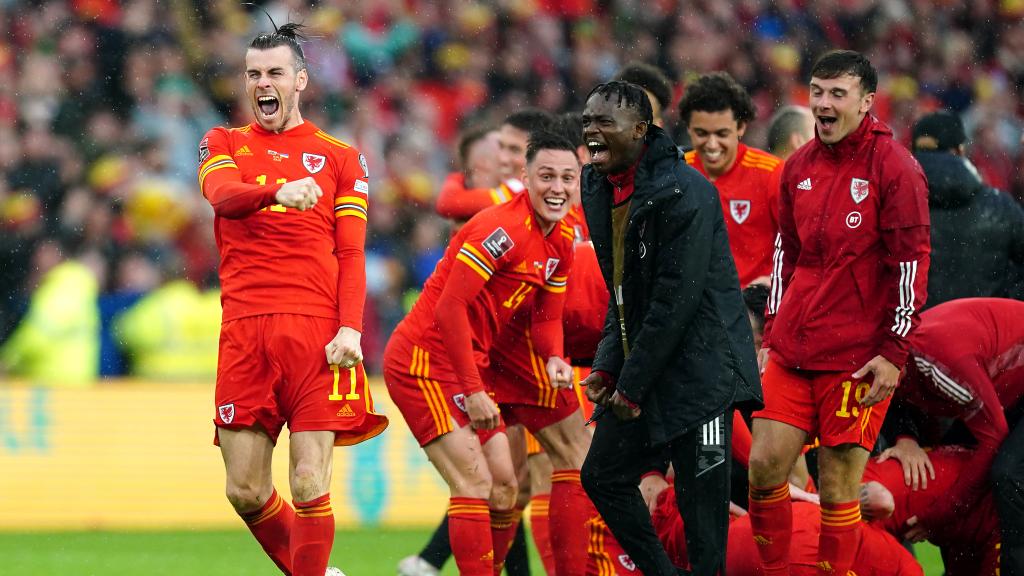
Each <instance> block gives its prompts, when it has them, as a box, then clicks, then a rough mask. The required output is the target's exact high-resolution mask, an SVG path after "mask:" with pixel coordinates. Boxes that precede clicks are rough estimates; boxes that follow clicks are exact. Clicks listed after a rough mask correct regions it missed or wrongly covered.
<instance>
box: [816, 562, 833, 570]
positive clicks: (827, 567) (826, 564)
mask: <svg viewBox="0 0 1024 576" xmlns="http://www.w3.org/2000/svg"><path fill="white" fill-rule="evenodd" d="M818 568H820V569H822V570H824V571H825V572H835V570H833V569H832V565H831V564H829V562H828V560H822V561H821V562H818Z"/></svg>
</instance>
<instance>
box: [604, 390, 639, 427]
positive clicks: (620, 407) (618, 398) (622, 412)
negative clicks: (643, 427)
mask: <svg viewBox="0 0 1024 576" xmlns="http://www.w3.org/2000/svg"><path fill="white" fill-rule="evenodd" d="M608 408H611V409H612V412H614V413H615V416H616V417H617V418H618V419H619V420H633V419H634V418H638V417H639V416H640V407H639V406H637V405H636V404H633V403H632V402H630V401H629V400H627V399H626V397H625V396H623V395H622V394H619V391H618V390H616V391H615V393H614V394H612V397H611V398H610V399H609V400H608Z"/></svg>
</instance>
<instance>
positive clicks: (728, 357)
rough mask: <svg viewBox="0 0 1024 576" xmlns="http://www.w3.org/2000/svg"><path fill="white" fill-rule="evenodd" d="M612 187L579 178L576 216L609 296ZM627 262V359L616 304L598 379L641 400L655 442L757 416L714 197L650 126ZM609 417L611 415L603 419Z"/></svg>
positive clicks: (748, 347) (739, 308)
mask: <svg viewBox="0 0 1024 576" xmlns="http://www.w3.org/2000/svg"><path fill="white" fill-rule="evenodd" d="M612 194H613V190H612V185H611V183H610V182H609V181H608V179H607V177H605V176H603V175H601V174H598V173H597V172H596V171H594V170H593V168H591V167H590V166H587V167H586V168H584V171H583V208H584V210H585V212H586V216H587V224H588V225H589V227H590V234H591V239H592V240H593V241H594V248H595V250H596V251H597V257H598V261H599V263H600V264H601V272H602V273H603V275H604V279H605V283H606V284H607V285H608V288H609V292H610V293H612V294H614V289H613V287H612V221H611V208H612V202H613V195H612ZM624 250H625V254H624V256H623V258H624V260H623V266H624V270H623V284H622V296H623V300H624V303H625V316H626V318H625V325H626V333H627V335H628V339H629V343H630V354H629V358H628V359H625V360H624V358H623V356H624V354H623V350H622V341H621V336H620V330H619V311H618V307H617V306H616V304H615V298H611V299H610V302H609V308H608V316H607V318H606V322H605V329H604V335H603V337H602V339H601V344H600V345H599V346H598V349H597V354H596V355H595V357H594V369H595V370H604V371H606V372H608V373H610V374H612V375H614V376H615V377H616V387H617V388H618V389H619V390H620V391H621V392H622V393H623V394H625V395H626V397H627V398H630V399H632V400H634V401H636V402H639V404H640V406H641V409H642V414H641V416H640V417H641V418H642V419H644V420H645V421H646V424H647V429H648V432H649V434H650V440H651V442H652V443H653V444H660V443H663V442H666V441H670V440H672V439H674V438H676V437H678V436H679V435H681V434H684V433H686V432H689V431H690V430H692V429H694V428H695V427H696V426H698V425H700V424H702V423H704V422H706V421H707V420H709V419H710V418H712V417H714V416H717V415H719V414H722V413H723V412H724V411H725V410H726V409H728V408H730V407H731V406H735V407H739V408H745V409H754V408H758V407H760V406H761V383H760V380H759V378H758V372H757V361H756V358H755V351H754V344H753V340H752V335H751V332H750V324H749V321H748V320H747V313H746V309H745V308H744V305H743V298H742V296H741V295H740V287H739V280H738V278H737V275H736V265H735V264H734V263H733V259H732V253H731V252H730V251H729V241H728V237H727V236H726V229H725V221H724V220H723V218H722V208H721V204H720V201H719V199H718V192H717V191H716V190H715V187H714V186H712V185H711V183H710V182H708V181H707V180H705V179H704V177H703V176H701V175H700V174H699V173H698V172H697V171H696V170H694V169H692V168H690V167H689V166H687V165H686V162H685V161H684V160H683V159H682V156H681V155H680V154H679V152H678V150H677V149H676V146H675V144H674V143H673V142H672V140H671V139H670V138H669V137H668V136H667V135H666V134H665V132H664V131H663V130H661V129H660V128H657V127H653V126H652V127H651V128H650V130H649V131H648V134H647V150H646V152H645V153H644V156H643V157H642V158H641V159H640V163H639V166H638V167H637V171H636V175H635V178H634V192H633V196H632V200H631V204H630V208H629V223H628V225H627V230H626V240H625V247H624ZM610 417H613V416H610Z"/></svg>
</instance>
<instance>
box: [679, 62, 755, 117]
mask: <svg viewBox="0 0 1024 576" xmlns="http://www.w3.org/2000/svg"><path fill="white" fill-rule="evenodd" d="M725 110H732V115H733V117H734V118H735V119H736V122H738V123H740V124H746V123H748V122H750V121H752V120H753V119H754V118H755V117H756V116H757V112H756V110H755V109H754V102H753V100H751V99H750V94H747V91H746V90H744V89H743V86H740V84H739V82H737V81H736V80H734V79H733V77H732V76H730V75H728V74H727V73H725V72H712V73H711V74H705V75H703V76H701V77H700V78H698V79H697V81H696V82H694V83H693V84H690V85H689V86H687V87H686V93H685V94H683V99H682V100H680V101H679V118H680V120H682V121H683V123H685V124H689V123H690V114H692V113H694V112H724V111H725Z"/></svg>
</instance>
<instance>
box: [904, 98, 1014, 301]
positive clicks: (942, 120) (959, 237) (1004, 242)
mask: <svg viewBox="0 0 1024 576" xmlns="http://www.w3.org/2000/svg"><path fill="white" fill-rule="evenodd" d="M913 138H914V145H913V150H914V157H915V158H917V161H918V162H919V163H920V164H921V168H923V169H924V173H925V176H926V177H927V178H928V209H929V212H930V213H931V238H932V253H931V259H932V260H931V268H930V269H929V270H928V307H933V306H936V305H938V304H942V303H943V302H947V301H949V300H955V299H958V298H969V297H999V298H1006V297H1011V298H1018V299H1022V298H1024V294H1020V293H1015V292H1016V290H1017V289H1018V288H1017V287H1016V286H1015V285H1014V284H1015V282H1016V281H1017V280H1018V279H1019V275H1020V274H1021V272H1022V271H1024V209H1022V208H1021V206H1020V205H1019V204H1016V203H1015V202H1014V201H1013V200H1012V199H1011V198H1010V197H1009V196H1007V195H1006V194H1004V193H1002V192H1000V191H999V190H996V189H994V188H992V187H991V186H987V185H985V183H984V182H983V181H982V179H981V177H980V176H979V175H978V171H977V170H976V169H975V168H974V166H973V165H972V164H971V162H970V160H968V159H967V158H965V157H964V149H965V145H966V140H967V136H966V134H965V133H964V125H963V122H962V121H961V120H960V117H959V116H957V115H956V114H954V113H952V112H949V111H945V110H943V111H939V112H933V113H931V114H928V115H926V116H924V117H922V118H921V119H920V120H918V121H917V123H916V124H915V125H914V130H913Z"/></svg>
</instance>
